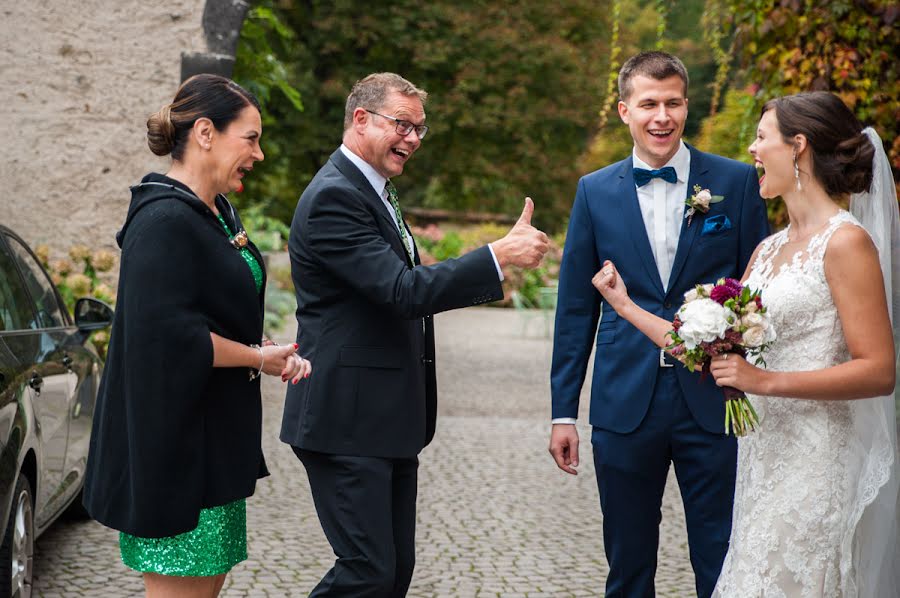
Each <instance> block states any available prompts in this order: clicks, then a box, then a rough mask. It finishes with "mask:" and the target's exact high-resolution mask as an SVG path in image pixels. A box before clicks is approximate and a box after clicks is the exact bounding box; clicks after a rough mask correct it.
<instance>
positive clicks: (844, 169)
mask: <svg viewBox="0 0 900 598" xmlns="http://www.w3.org/2000/svg"><path fill="white" fill-rule="evenodd" d="M874 156H875V147H874V146H873V145H872V140H871V139H869V136H868V135H866V133H865V131H862V132H860V133H859V135H856V136H854V137H849V138H847V139H845V140H843V141H841V142H840V143H838V144H837V147H836V148H835V152H834V159H835V161H836V162H837V164H839V165H840V166H841V168H840V170H841V175H842V177H841V178H843V179H844V180H843V185H842V186H843V190H844V191H845V192H848V193H862V192H863V191H868V190H869V187H870V186H871V185H872V158H873V157H874Z"/></svg>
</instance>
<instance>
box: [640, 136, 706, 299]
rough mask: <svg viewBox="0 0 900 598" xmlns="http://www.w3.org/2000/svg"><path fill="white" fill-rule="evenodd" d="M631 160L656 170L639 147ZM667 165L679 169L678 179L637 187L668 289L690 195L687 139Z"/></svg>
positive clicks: (657, 259)
mask: <svg viewBox="0 0 900 598" xmlns="http://www.w3.org/2000/svg"><path fill="white" fill-rule="evenodd" d="M631 159H632V164H633V165H634V168H644V169H647V170H655V169H654V168H653V167H652V166H650V165H649V164H647V163H646V162H644V161H643V160H641V159H640V158H638V156H637V151H636V150H634V151H633V152H632V158H631ZM665 166H671V167H672V168H674V169H675V174H676V176H677V177H678V180H677V181H676V182H674V183H667V182H666V181H664V180H663V179H660V178H653V179H650V182H649V183H647V184H646V185H643V186H642V187H637V198H638V204H639V205H640V207H641V216H643V218H644V227H645V228H646V229H647V239H649V240H650V249H651V250H652V251H653V258H654V259H655V260H656V268H657V270H658V271H659V278H660V280H662V285H663V288H664V289H667V288H668V286H669V274H671V272H672V262H673V261H674V260H675V251H676V250H677V249H678V238H679V237H680V236H681V221H682V220H683V219H684V210H685V205H684V200H685V199H686V198H687V184H688V177H689V176H690V173H691V152H690V150H688V148H687V146H686V145H685V144H684V142H683V141H679V142H678V151H677V152H675V155H674V156H672V158H671V159H670V160H669V161H668V162H666V164H665V165H664V167H665Z"/></svg>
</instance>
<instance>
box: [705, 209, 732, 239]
mask: <svg viewBox="0 0 900 598" xmlns="http://www.w3.org/2000/svg"><path fill="white" fill-rule="evenodd" d="M726 230H731V220H729V219H728V216H726V215H725V214H716V215H715V216H710V217H709V218H707V219H706V220H704V221H703V230H702V231H700V236H704V235H714V234H716V233H721V232H724V231H726Z"/></svg>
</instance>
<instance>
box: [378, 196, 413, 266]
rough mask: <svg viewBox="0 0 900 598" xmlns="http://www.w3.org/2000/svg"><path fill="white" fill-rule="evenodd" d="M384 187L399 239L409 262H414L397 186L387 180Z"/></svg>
mask: <svg viewBox="0 0 900 598" xmlns="http://www.w3.org/2000/svg"><path fill="white" fill-rule="evenodd" d="M384 189H385V191H387V193H388V198H389V199H390V201H391V207H393V208H394V216H396V217H397V228H399V229H400V239H401V240H402V241H403V247H404V248H405V249H406V254H407V255H408V256H409V263H410V264H415V263H416V258H415V257H414V256H413V251H412V247H410V244H409V239H408V238H407V236H406V226H404V225H403V212H401V211H400V203H399V202H398V201H397V188H396V187H394V183H392V182H390V181H387V182H386V183H385V184H384Z"/></svg>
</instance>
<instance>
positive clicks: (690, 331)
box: [666, 278, 775, 436]
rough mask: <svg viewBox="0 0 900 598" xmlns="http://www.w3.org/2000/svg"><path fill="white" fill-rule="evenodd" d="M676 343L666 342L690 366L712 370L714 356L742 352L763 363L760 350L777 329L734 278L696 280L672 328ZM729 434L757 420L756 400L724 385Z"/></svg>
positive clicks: (750, 427) (755, 296)
mask: <svg viewBox="0 0 900 598" xmlns="http://www.w3.org/2000/svg"><path fill="white" fill-rule="evenodd" d="M669 336H670V337H671V338H672V344H671V345H669V346H668V347H666V350H667V351H669V353H671V354H672V355H673V356H675V357H676V358H677V359H679V360H680V361H681V362H682V363H684V365H685V366H687V368H688V369H689V370H690V371H692V372H693V371H694V370H696V369H698V368H700V369H701V371H703V372H704V374H708V373H709V363H710V361H711V360H712V358H713V357H716V356H718V355H722V354H723V353H739V354H741V355H744V356H745V357H750V358H754V359H755V360H756V361H757V363H765V362H764V361H763V359H762V354H763V353H764V352H765V351H766V349H767V348H768V347H769V345H770V344H771V343H772V341H774V340H775V331H774V329H773V328H772V326H771V324H770V322H769V316H768V314H767V313H766V308H765V306H764V305H763V302H762V299H761V298H760V296H759V293H758V292H757V291H752V290H750V289H749V288H748V287H745V286H743V285H742V284H741V283H740V281H738V280H735V279H733V278H721V279H719V280H718V281H717V282H716V284H703V285H697V286H696V287H695V288H693V289H691V290H690V291H688V292H687V293H685V294H684V305H682V306H681V308H680V309H679V310H678V313H677V314H676V315H675V319H674V321H673V322H672V331H671V332H670V333H669ZM723 390H724V392H725V433H726V434H728V433H729V430H730V431H731V432H732V433H734V435H735V436H744V435H745V434H747V432H749V431H751V430H754V429H755V428H756V426H757V425H758V421H759V419H758V417H757V415H756V411H754V409H753V405H751V404H750V401H749V400H748V399H747V395H745V394H744V393H743V392H742V391H740V390H738V389H736V388H731V387H730V386H726V387H724V388H723Z"/></svg>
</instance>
